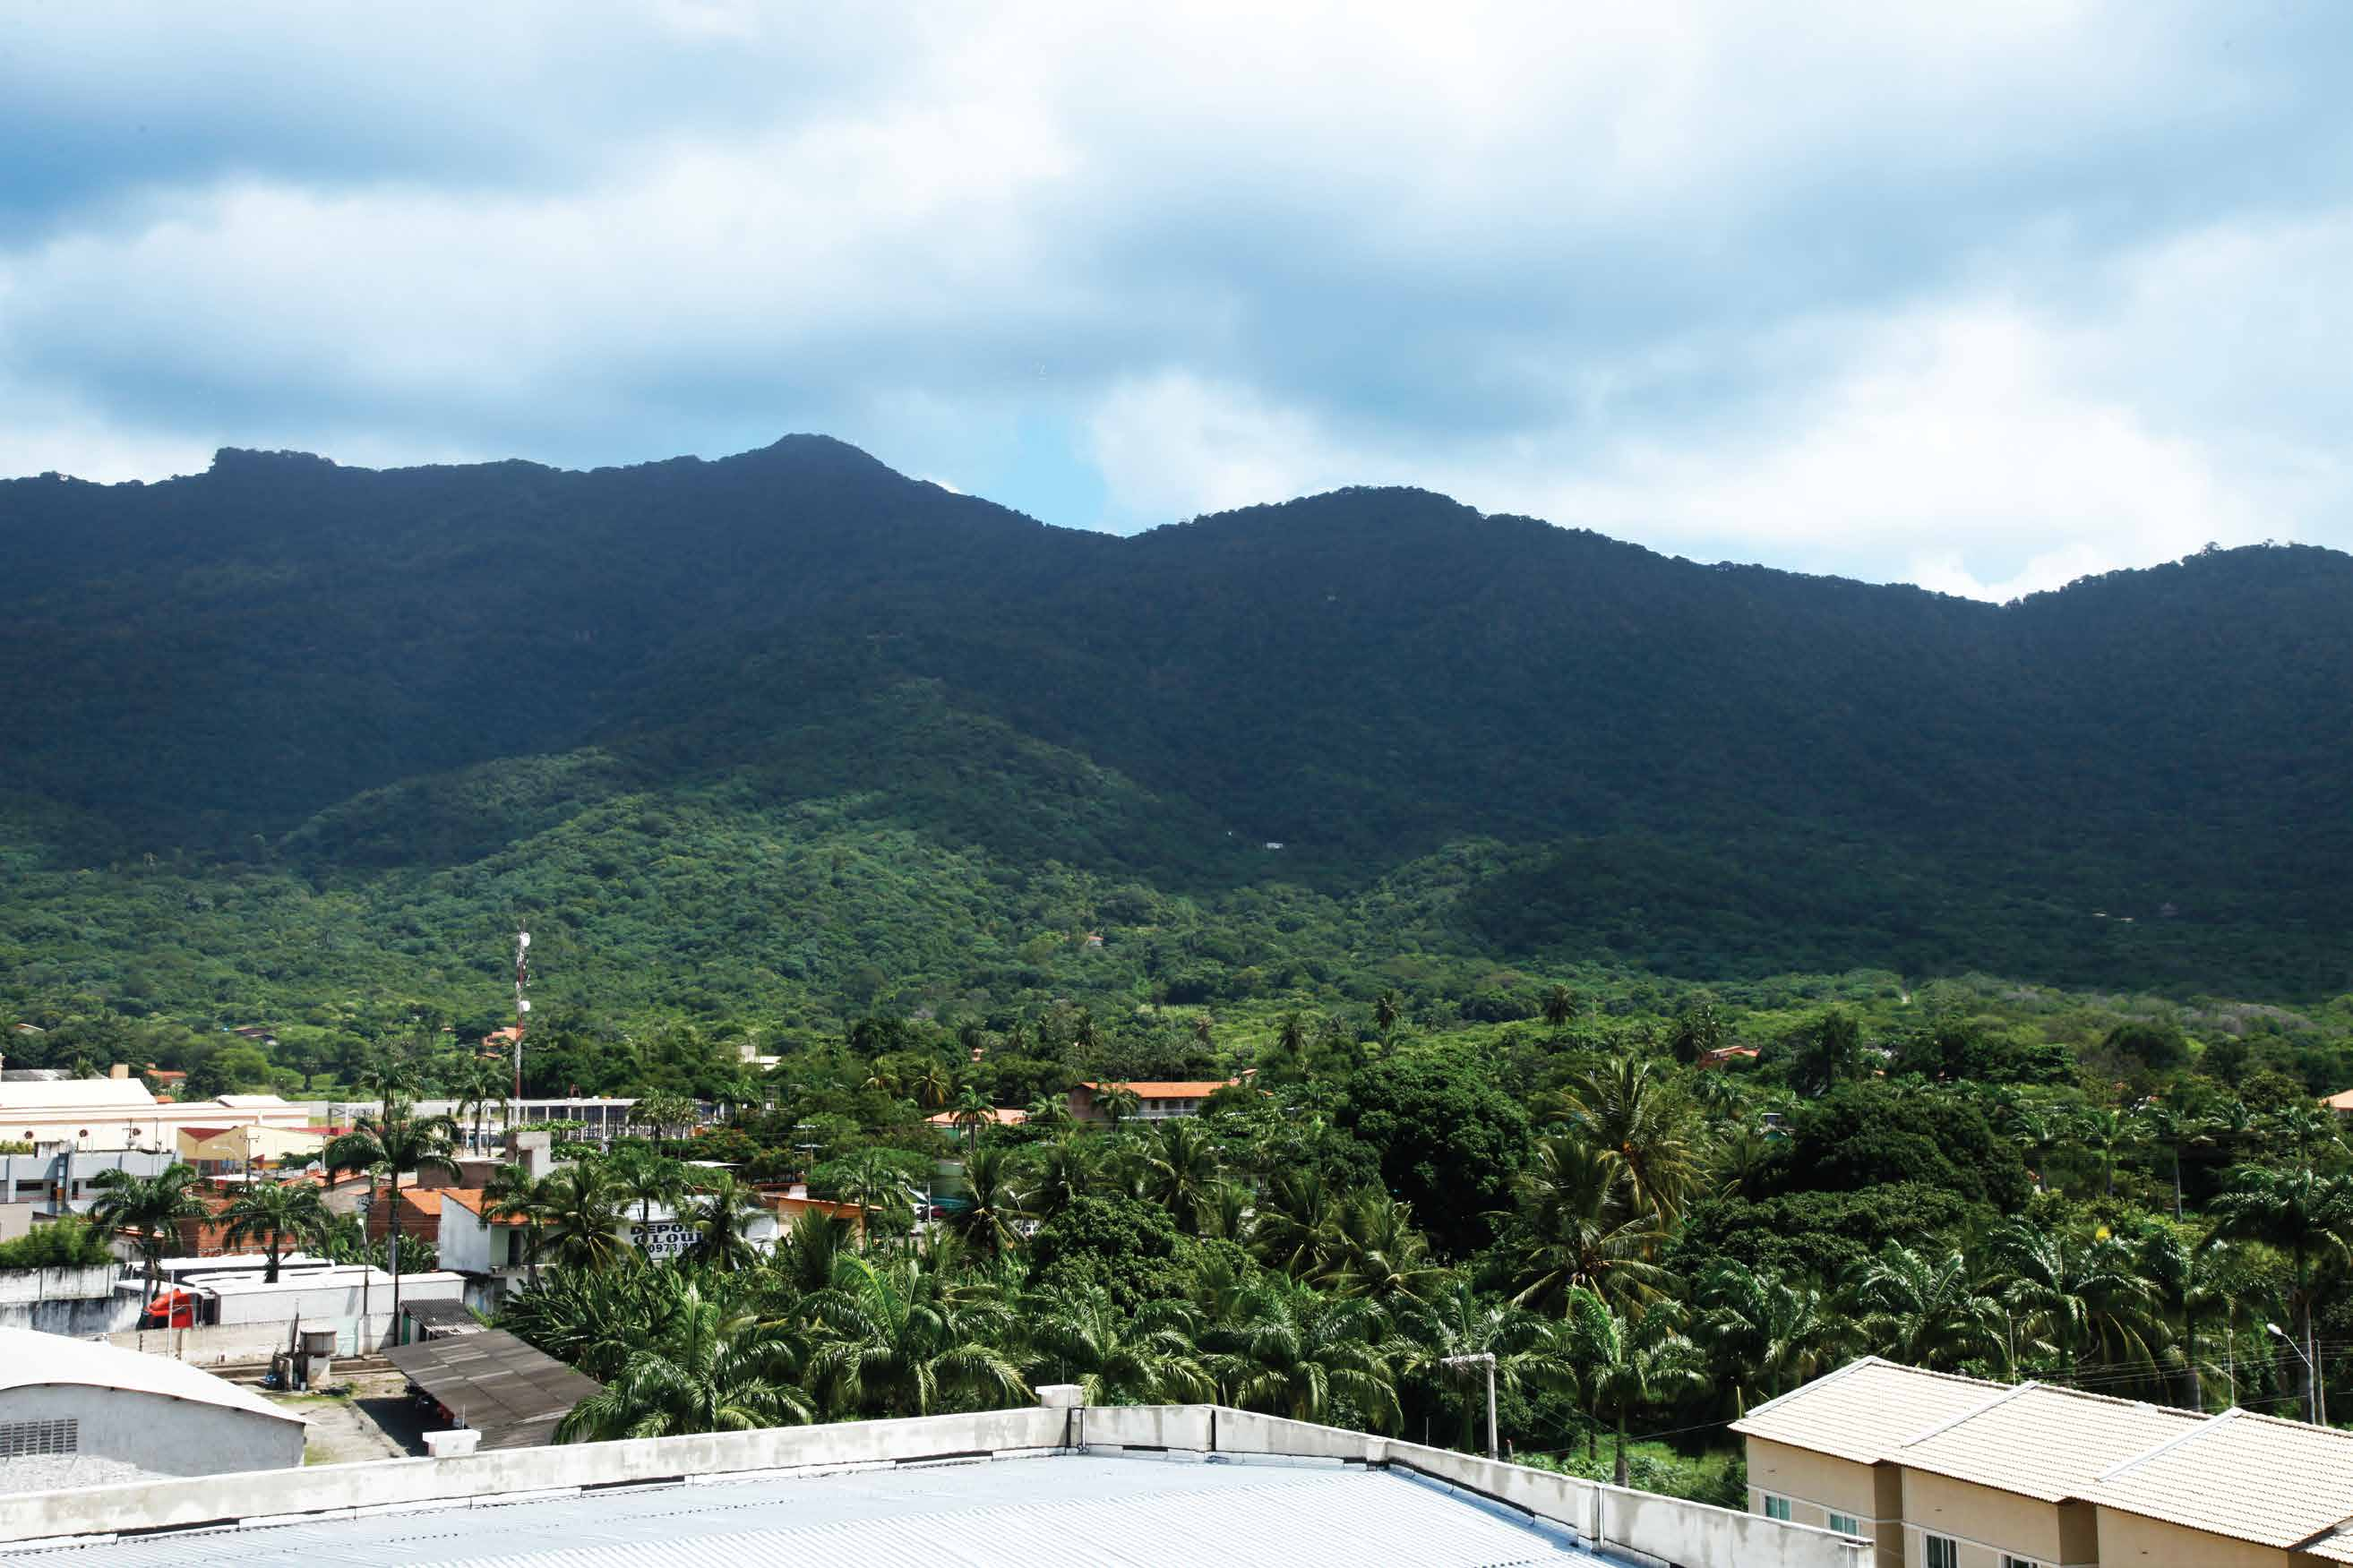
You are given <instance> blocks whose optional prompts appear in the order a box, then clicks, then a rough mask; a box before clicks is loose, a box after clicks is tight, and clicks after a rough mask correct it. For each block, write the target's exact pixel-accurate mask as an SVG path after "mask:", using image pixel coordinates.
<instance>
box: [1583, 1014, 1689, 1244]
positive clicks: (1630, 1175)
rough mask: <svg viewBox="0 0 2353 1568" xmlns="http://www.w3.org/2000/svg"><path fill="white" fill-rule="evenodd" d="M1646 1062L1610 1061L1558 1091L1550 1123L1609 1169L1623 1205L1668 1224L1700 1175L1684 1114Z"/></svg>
mask: <svg viewBox="0 0 2353 1568" xmlns="http://www.w3.org/2000/svg"><path fill="white" fill-rule="evenodd" d="M1656 1067H1657V1064H1656V1063H1655V1062H1654V1061H1652V1060H1651V1058H1647V1057H1637V1056H1621V1057H1613V1058H1610V1059H1609V1061H1608V1062H1606V1063H1604V1064H1603V1065H1602V1066H1601V1067H1600V1068H1597V1069H1595V1070H1594V1071H1592V1072H1588V1073H1586V1074H1584V1075H1582V1076H1581V1077H1579V1078H1577V1079H1574V1080H1573V1081H1572V1082H1571V1083H1570V1084H1569V1086H1568V1088H1567V1089H1566V1090H1564V1091H1563V1092H1562V1094H1561V1097H1560V1100H1559V1104H1558V1106H1557V1108H1556V1111H1555V1115H1556V1117H1557V1118H1558V1120H1560V1121H1564V1122H1566V1123H1567V1126H1568V1129H1569V1131H1571V1132H1573V1133H1574V1134H1575V1135H1576V1136H1577V1138H1578V1139H1579V1140H1580V1141H1581V1142H1584V1143H1585V1144H1586V1145H1587V1146H1588V1148H1590V1149H1591V1150H1592V1151H1593V1152H1594V1154H1595V1156H1596V1157H1597V1158H1599V1160H1600V1161H1601V1162H1602V1163H1603V1164H1604V1165H1605V1166H1606V1167H1607V1168H1608V1169H1609V1173H1610V1177H1611V1179H1612V1180H1613V1181H1614V1182H1615V1183H1617V1184H1619V1185H1620V1187H1622V1188H1623V1189H1624V1190H1625V1193H1626V1196H1627V1199H1628V1201H1629V1202H1630V1204H1632V1205H1633V1206H1634V1207H1635V1208H1637V1209H1641V1210H1646V1211H1648V1212H1649V1213H1651V1214H1654V1215H1657V1216H1658V1217H1659V1219H1660V1221H1661V1222H1662V1224H1672V1222H1673V1220H1674V1217H1675V1215H1677V1214H1679V1213H1681V1212H1682V1209H1683V1202H1684V1200H1685V1199H1686V1198H1688V1197H1689V1196H1690V1195H1691V1194H1692V1192H1693V1191H1694V1188H1696V1187H1697V1185H1698V1184H1699V1179H1700V1174H1701V1170H1702V1165H1701V1160H1700V1153H1699V1150H1698V1147H1697V1145H1696V1143H1695V1142H1694V1139H1693V1136H1692V1129H1691V1114H1690V1110H1689V1108H1688V1106H1687V1105H1686V1103H1685V1102H1684V1101H1683V1100H1682V1099H1681V1098H1679V1097H1678V1096H1677V1094H1676V1093H1675V1091H1674V1089H1673V1088H1672V1086H1671V1085H1670V1084H1669V1083H1668V1082H1667V1080H1666V1079H1664V1078H1663V1077H1662V1076H1660V1075H1659V1073H1658V1072H1657V1071H1656Z"/></svg>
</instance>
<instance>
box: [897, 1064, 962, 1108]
mask: <svg viewBox="0 0 2353 1568" xmlns="http://www.w3.org/2000/svg"><path fill="white" fill-rule="evenodd" d="M907 1089H908V1090H909V1092H911V1093H912V1094H913V1095H914V1097H915V1103H916V1104H917V1105H920V1106H922V1107H923V1109H924V1110H938V1109H940V1107H942V1106H944V1105H945V1104H946V1103H947V1102H948V1101H949V1100H951V1099H953V1098H954V1097H955V1089H956V1084H955V1074H954V1073H952V1072H950V1071H949V1070H948V1068H947V1065H946V1064H945V1063H944V1062H940V1061H928V1062H925V1063H924V1064H923V1067H922V1068H919V1069H918V1070H917V1071H916V1073H915V1075H914V1076H913V1078H911V1079H908V1080H907Z"/></svg>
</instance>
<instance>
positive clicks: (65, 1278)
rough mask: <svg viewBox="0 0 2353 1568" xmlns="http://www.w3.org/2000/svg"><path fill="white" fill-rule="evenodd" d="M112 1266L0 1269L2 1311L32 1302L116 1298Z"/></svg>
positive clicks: (109, 1264) (98, 1264) (86, 1265)
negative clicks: (5, 1308)
mask: <svg viewBox="0 0 2353 1568" xmlns="http://www.w3.org/2000/svg"><path fill="white" fill-rule="evenodd" d="M114 1274H115V1268H114V1265H113V1264H111V1263H91V1264H85V1265H83V1266H82V1267H80V1268H5V1269H0V1307H14V1306H21V1305H24V1304H26V1303H27V1302H33V1301H57V1300H77V1301H104V1300H111V1299H112V1297H113V1295H114Z"/></svg>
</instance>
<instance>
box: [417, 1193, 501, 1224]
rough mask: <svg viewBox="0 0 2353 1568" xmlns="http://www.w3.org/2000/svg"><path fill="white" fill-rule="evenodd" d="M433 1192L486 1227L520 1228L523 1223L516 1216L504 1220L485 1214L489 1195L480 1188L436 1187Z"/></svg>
mask: <svg viewBox="0 0 2353 1568" xmlns="http://www.w3.org/2000/svg"><path fill="white" fill-rule="evenodd" d="M431 1190H433V1191H435V1192H438V1193H439V1194H441V1195H442V1197H444V1198H446V1199H448V1201H450V1202H452V1203H454V1204H456V1205H458V1206H459V1208H461V1209H464V1210H465V1211H466V1212H467V1213H469V1214H470V1215H473V1216H474V1217H475V1218H476V1219H478V1220H480V1221H482V1222H483V1223H484V1224H485V1225H506V1226H522V1223H523V1222H522V1219H521V1218H519V1217H518V1216H516V1215H507V1216H506V1217H505V1218H503V1219H492V1218H491V1217H490V1216H489V1215H486V1214H484V1213H483V1212H482V1208H483V1205H484V1203H485V1202H486V1201H487V1194H485V1193H484V1191H483V1189H482V1188H480V1187H436V1188H433V1189H431Z"/></svg>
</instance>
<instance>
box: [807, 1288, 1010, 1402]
mask: <svg viewBox="0 0 2353 1568" xmlns="http://www.w3.org/2000/svg"><path fill="white" fill-rule="evenodd" d="M800 1315H801V1319H802V1321H805V1322H807V1324H808V1325H810V1327H811V1328H813V1329H814V1330H815V1331H817V1333H818V1342H817V1344H816V1346H815V1348H814V1349H813V1350H812V1352H810V1356H809V1363H808V1373H807V1376H808V1384H809V1386H811V1387H812V1388H817V1389H821V1390H823V1391H824V1394H825V1397H826V1399H827V1402H828V1405H830V1406H831V1408H832V1409H833V1410H835V1411H836V1412H838V1413H842V1414H846V1415H885V1416H888V1415H930V1414H931V1413H932V1411H933V1410H934V1408H935V1407H936V1406H937V1405H938V1404H939V1402H940V1400H941V1399H942V1398H943V1397H944V1396H946V1397H954V1398H958V1399H962V1400H965V1401H969V1402H971V1403H973V1404H976V1405H979V1406H980V1407H982V1408H984V1409H996V1408H1002V1407H1004V1406H1007V1405H1019V1404H1022V1403H1024V1402H1025V1401H1027V1400H1028V1399H1029V1397H1030V1393H1029V1384H1028V1383H1027V1382H1025V1381H1024V1380H1023V1378H1022V1376H1021V1369H1020V1367H1019V1366H1018V1364H1017V1363H1015V1361H1014V1359H1013V1357H1012V1356H1011V1355H1009V1354H1008V1353H1007V1352H1006V1351H1005V1350H1004V1349H1003V1348H1002V1347H1001V1346H1000V1345H999V1344H998V1343H997V1336H998V1335H999V1334H1000V1333H1001V1332H1002V1331H1004V1329H1005V1328H1006V1326H1007V1316H1008V1315H1007V1313H1006V1312H1005V1310H1004V1309H1003V1308H1002V1306H1001V1305H999V1304H997V1303H993V1302H990V1301H988V1300H982V1299H971V1298H962V1299H960V1298H958V1297H957V1296H956V1295H955V1293H954V1292H952V1291H950V1290H948V1289H946V1287H945V1285H944V1281H943V1280H942V1279H941V1278H940V1276H939V1275H938V1274H936V1273H934V1272H931V1271H927V1270H925V1269H923V1268H920V1267H918V1266H917V1265H916V1264H915V1263H914V1262H913V1260H907V1261H902V1262H900V1263H896V1264H892V1265H890V1266H887V1267H885V1266H882V1265H879V1264H877V1263H876V1262H875V1261H874V1260H873V1259H871V1258H864V1257H861V1256H860V1255H858V1254H856V1253H851V1254H848V1255H846V1256H844V1257H842V1258H839V1259H838V1260H837V1261H836V1264H835V1268H834V1277H833V1281H832V1283H831V1284H830V1285H828V1287H827V1288H826V1289H823V1290H820V1291H818V1292H817V1293H816V1294H815V1295H813V1296H810V1297H809V1298H808V1299H807V1300H805V1301H803V1302H802V1303H801V1306H800Z"/></svg>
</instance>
